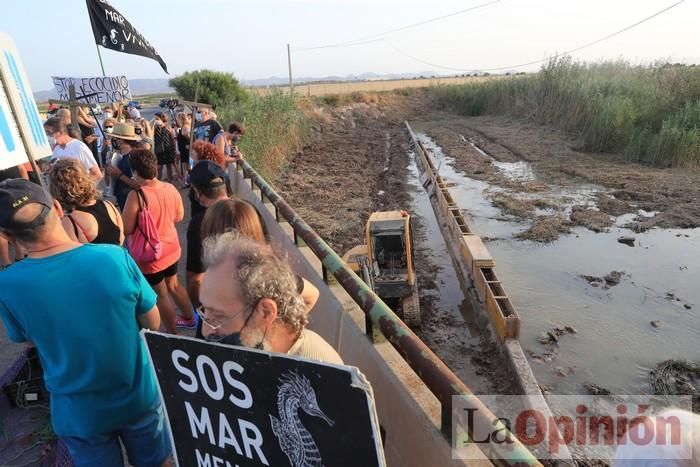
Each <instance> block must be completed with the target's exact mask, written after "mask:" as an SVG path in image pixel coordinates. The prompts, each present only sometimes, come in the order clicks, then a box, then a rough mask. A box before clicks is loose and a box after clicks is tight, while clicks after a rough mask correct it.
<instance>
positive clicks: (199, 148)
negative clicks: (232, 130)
mask: <svg viewBox="0 0 700 467" xmlns="http://www.w3.org/2000/svg"><path fill="white" fill-rule="evenodd" d="M192 152H193V153H192V156H193V157H192V158H193V159H194V161H195V163H196V162H199V161H213V162H216V164H217V165H220V166H221V167H222V168H224V169H225V168H226V156H225V155H224V153H223V152H221V151H219V150H218V149H217V147H216V146H214V145H213V144H212V143H210V142H208V141H205V140H202V139H198V140H197V141H195V142H194V143H192Z"/></svg>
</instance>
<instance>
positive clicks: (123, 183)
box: [106, 122, 141, 211]
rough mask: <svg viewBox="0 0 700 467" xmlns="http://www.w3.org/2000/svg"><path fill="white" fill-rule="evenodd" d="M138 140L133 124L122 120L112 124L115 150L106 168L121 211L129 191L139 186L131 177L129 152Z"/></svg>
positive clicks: (139, 139)
mask: <svg viewBox="0 0 700 467" xmlns="http://www.w3.org/2000/svg"><path fill="white" fill-rule="evenodd" d="M140 141H141V137H140V136H138V135H137V134H136V132H135V131H134V126H133V125H129V124H128V123H122V122H116V123H115V124H114V129H113V130H112V146H113V147H114V148H115V149H116V150H117V152H116V153H115V154H114V156H113V157H112V161H111V164H110V165H109V166H108V167H107V169H106V170H107V173H109V175H111V176H112V177H113V178H112V182H111V183H113V184H114V185H113V186H114V197H115V198H117V205H119V209H120V210H122V211H123V210H124V205H125V204H126V197H127V195H128V194H129V192H130V191H131V190H133V189H135V188H138V187H139V184H138V183H137V182H136V180H134V179H133V178H132V173H131V167H130V166H129V154H130V153H131V151H132V150H134V149H136V148H137V147H138V146H139V142H140Z"/></svg>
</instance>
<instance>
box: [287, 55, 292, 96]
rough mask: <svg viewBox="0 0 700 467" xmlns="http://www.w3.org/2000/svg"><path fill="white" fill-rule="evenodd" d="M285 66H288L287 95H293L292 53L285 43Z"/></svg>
mask: <svg viewBox="0 0 700 467" xmlns="http://www.w3.org/2000/svg"><path fill="white" fill-rule="evenodd" d="M287 65H288V66H289V94H290V95H292V96H293V95H294V82H293V81H292V52H291V49H290V47H289V43H287Z"/></svg>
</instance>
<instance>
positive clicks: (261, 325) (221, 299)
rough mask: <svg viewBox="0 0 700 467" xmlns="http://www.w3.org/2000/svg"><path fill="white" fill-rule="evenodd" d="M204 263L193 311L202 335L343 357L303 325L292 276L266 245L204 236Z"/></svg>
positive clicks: (334, 359)
mask: <svg viewBox="0 0 700 467" xmlns="http://www.w3.org/2000/svg"><path fill="white" fill-rule="evenodd" d="M204 263H205V266H206V272H205V273H204V280H203V281H202V286H201V290H200V295H199V299H200V302H201V303H202V306H201V307H200V309H199V310H198V313H199V315H200V319H201V320H203V325H202V333H203V334H204V337H205V338H206V339H207V340H212V341H217V342H220V343H223V344H230V345H240V346H243V347H250V348H257V349H262V350H266V351H269V352H277V353H283V354H288V355H295V356H299V357H304V358H309V359H313V360H319V361H323V362H328V363H335V364H342V363H343V361H342V359H341V358H340V355H338V353H337V352H336V351H335V350H334V349H333V347H331V346H330V345H329V344H328V343H327V342H326V341H325V340H324V339H323V338H322V337H321V336H319V335H318V334H316V333H315V332H313V331H311V330H309V329H306V325H307V323H308V318H307V316H308V315H307V313H306V311H305V305H304V301H303V300H302V298H301V296H300V295H299V292H298V291H297V278H296V276H295V275H294V273H293V272H292V269H291V267H290V266H289V264H288V263H287V262H286V261H284V260H282V259H280V258H279V257H278V256H277V255H275V253H274V252H273V251H272V249H271V248H270V247H269V246H268V245H264V244H262V243H257V242H255V241H252V240H249V239H247V238H244V237H241V236H239V235H238V234H236V233H235V232H227V233H224V234H221V235H218V236H215V237H210V238H207V239H206V240H205V241H204Z"/></svg>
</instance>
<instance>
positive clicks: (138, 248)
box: [129, 188, 163, 266]
mask: <svg viewBox="0 0 700 467" xmlns="http://www.w3.org/2000/svg"><path fill="white" fill-rule="evenodd" d="M136 195H137V197H138V200H139V215H138V217H137V218H136V230H134V232H133V233H132V234H131V235H130V236H129V253H131V257H132V258H134V261H136V264H138V265H139V266H143V265H146V264H148V263H151V262H153V261H155V260H157V259H158V258H160V255H161V254H163V245H161V243H160V235H158V229H157V228H156V223H155V221H154V220H153V216H151V212H150V211H149V210H148V202H147V201H146V196H145V195H144V193H143V190H141V189H140V188H139V189H138V190H136Z"/></svg>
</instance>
